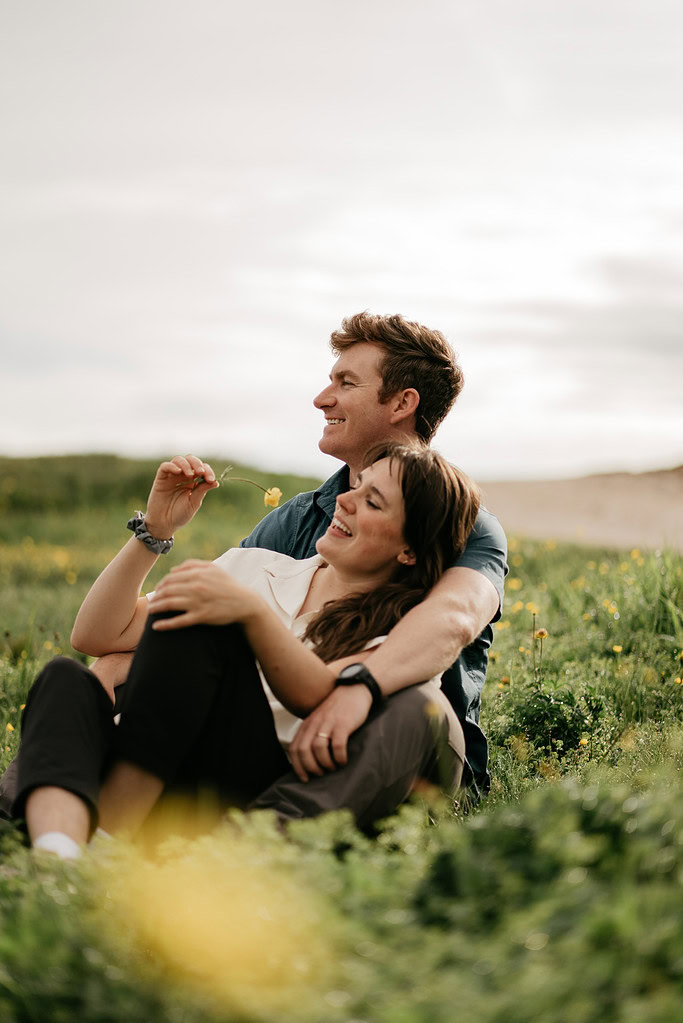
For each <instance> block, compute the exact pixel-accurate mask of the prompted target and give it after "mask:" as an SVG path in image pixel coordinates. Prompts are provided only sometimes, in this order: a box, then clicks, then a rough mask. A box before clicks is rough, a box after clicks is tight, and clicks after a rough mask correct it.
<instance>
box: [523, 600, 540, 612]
mask: <svg viewBox="0 0 683 1023" xmlns="http://www.w3.org/2000/svg"><path fill="white" fill-rule="evenodd" d="M524 606H525V608H526V609H527V611H531V613H532V615H537V614H538V612H539V611H540V610H541V609H540V607H539V606H538V604H534V602H533V600H530V601H529V603H528V604H525V605H524Z"/></svg>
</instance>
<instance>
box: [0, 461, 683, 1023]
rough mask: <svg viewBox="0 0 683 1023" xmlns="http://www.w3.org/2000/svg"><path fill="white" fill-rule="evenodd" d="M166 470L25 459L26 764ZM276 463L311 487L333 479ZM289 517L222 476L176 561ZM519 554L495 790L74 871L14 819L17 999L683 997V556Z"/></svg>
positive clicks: (411, 1003)
mask: <svg viewBox="0 0 683 1023" xmlns="http://www.w3.org/2000/svg"><path fill="white" fill-rule="evenodd" d="M216 464H217V466H219V467H220V466H221V462H220V460H218V461H217V463H216ZM150 470H151V466H150V464H149V463H146V464H138V463H135V462H129V461H126V460H116V459H114V460H111V459H110V460H107V461H104V462H102V463H100V462H98V460H97V459H93V458H84V459H76V458H69V459H64V460H59V459H46V460H35V461H34V462H32V463H31V464H27V463H26V462H25V461H24V460H22V461H21V463H19V462H18V461H16V462H15V461H14V460H0V494H1V495H2V501H4V506H3V515H2V520H1V525H0V582H1V584H2V585H1V588H0V615H1V617H0V621H1V622H2V630H3V631H2V633H1V634H0V735H1V736H2V740H4V741H3V742H2V748H1V749H0V765H4V764H5V763H6V762H7V761H8V760H9V759H10V758H11V756H12V755H13V754H14V752H15V750H16V747H17V744H18V736H19V726H20V715H21V706H22V704H23V702H24V700H25V696H26V692H27V689H28V687H29V685H30V683H31V680H32V679H33V677H34V676H35V674H36V673H37V671H38V670H39V668H40V667H41V666H42V664H44V663H45V662H46V661H47V660H48V659H49V658H50V657H51V656H53V655H54V654H55V653H57V652H64V653H70V652H71V650H70V647H69V644H68V635H69V632H70V626H71V622H72V621H73V617H74V615H75V612H76V609H77V607H78V605H79V603H80V601H81V599H82V597H83V595H84V593H85V592H86V591H87V588H88V586H89V585H90V583H91V581H92V579H93V578H94V577H95V575H96V574H97V572H98V571H99V570H100V569H101V567H103V565H104V564H105V563H106V561H107V559H108V558H109V557H110V556H111V555H112V554H113V553H114V552H115V550H116V549H117V547H118V545H119V544H120V543H123V542H125V539H126V537H127V535H128V534H127V533H126V531H125V528H124V527H125V521H126V519H127V518H128V516H129V515H130V513H131V512H132V510H133V508H134V507H138V506H143V505H144V487H145V485H146V484H145V481H146V480H149V478H150ZM252 473H253V470H249V469H244V470H241V471H240V475H252ZM252 478H254V479H257V480H259V482H263V484H264V485H265V486H269V485H272V484H274V483H276V484H277V485H279V486H280V487H281V489H282V490H283V491H284V492H285V497H287V496H289V495H290V494H293V493H295V492H298V491H299V490H300V489H303V488H304V487H306V486H308V487H310V485H311V483H310V481H308V483H304V482H300V481H298V480H296V479H295V478H289V479H287V480H283V478H282V477H281V476H280V477H275V476H273V475H271V476H267V475H265V474H262V473H261V474H259V473H254V475H253V476H252ZM8 481H10V482H8ZM264 512H265V509H264V507H263V504H262V500H261V496H260V495H259V493H258V492H257V491H255V490H254V488H251V487H241V488H238V486H237V485H235V488H234V489H228V488H222V489H221V490H219V491H218V492H216V493H214V494H211V495H210V496H209V498H208V499H207V502H206V506H205V508H203V509H202V513H201V515H200V516H198V517H197V519H196V520H195V522H194V523H192V525H191V526H190V527H189V528H188V529H186V530H184V531H183V534H181V542H179V543H178V544H177V546H176V549H174V551H173V552H172V554H171V555H170V556H169V558H168V559H167V560H166V561H165V562H164V564H163V565H162V566H160V570H167V569H168V567H169V562H171V563H173V562H177V561H180V560H182V559H183V558H184V557H186V556H197V555H199V556H202V557H207V558H213V557H215V556H217V555H218V554H220V553H222V551H223V550H224V549H226V548H227V547H228V546H229V545H230V544H232V543H234V542H236V541H237V540H238V539H239V538H240V537H241V536H243V535H245V534H246V533H247V532H248V531H249V529H250V528H251V525H252V524H253V523H254V522H255V521H257V519H258V518H259V517H260V516H261V515H262V514H264ZM510 564H511V572H510V576H509V577H508V581H507V595H506V605H505V613H504V616H503V618H502V620H501V621H500V622H499V623H498V626H497V629H496V640H495V644H494V653H493V658H492V662H491V665H490V670H489V680H488V682H487V686H486V691H485V700H484V708H483V715H482V718H483V722H482V723H483V726H484V728H485V731H486V732H487V734H488V736H489V739H490V742H491V773H492V791H491V794H490V796H489V798H488V799H487V800H486V801H485V803H484V804H482V805H481V806H480V807H477V808H475V809H474V810H471V811H470V812H469V813H468V814H464V812H463V810H462V808H459V807H458V806H454V805H452V804H449V803H446V802H444V801H443V800H441V799H440V798H439V797H438V796H437V795H436V794H433V796H432V797H430V798H422V799H421V800H420V801H418V802H415V803H414V804H411V805H410V806H407V807H405V808H403V809H402V810H401V812H400V813H399V814H398V815H397V816H396V817H394V818H392V819H391V820H390V821H388V822H387V824H386V826H385V827H384V828H383V829H382V831H381V832H380V834H379V836H378V837H377V838H376V839H374V840H370V839H368V838H365V837H363V836H362V835H360V834H358V832H356V831H355V829H354V828H353V827H352V826H351V824H350V822H349V820H348V818H347V817H346V815H345V814H335V815H330V816H329V817H327V818H325V819H323V820H319V821H310V822H301V823H300V824H299V825H298V826H297V827H296V828H293V829H292V833H291V837H290V839H289V840H285V839H284V838H283V837H282V835H280V833H279V832H278V831H277V829H276V828H275V826H274V824H273V822H272V820H271V819H270V818H269V817H268V815H257V816H252V817H250V818H249V817H244V816H242V815H239V814H235V815H233V817H232V818H231V820H230V821H229V822H228V823H226V825H225V827H224V828H223V829H222V831H221V832H220V833H217V834H215V835H212V836H209V837H206V838H203V839H201V840H196V841H195V842H189V843H188V842H186V841H180V840H169V841H168V842H167V843H166V845H165V846H164V847H163V848H162V850H160V852H159V853H158V854H157V857H156V859H155V860H154V862H152V863H151V862H150V861H149V860H146V859H144V858H143V857H142V855H141V854H140V853H139V852H137V851H136V850H134V849H129V848H127V847H122V848H115V849H111V848H110V847H109V848H104V849H102V848H100V849H99V850H93V853H92V855H91V856H90V857H89V858H88V860H87V862H85V863H82V864H80V865H78V866H68V865H62V864H59V863H55V862H53V861H52V860H50V859H42V860H40V859H38V858H36V857H34V856H32V855H31V854H29V853H27V851H26V850H24V849H22V848H18V847H17V844H16V841H15V839H14V838H13V837H12V836H10V837H8V838H6V839H5V840H4V853H0V857H1V858H0V1019H2V1020H3V1021H4V1020H8V1021H15V1020H16V1021H17V1023H18V1021H22V1023H24V1021H33V1020H35V1021H41V1023H51V1021H55V1023H57V1021H61V1020H65V1019H76V1018H77V1019H81V1020H93V1021H105V1020H106V1021H114V1020H116V1021H118V1020H126V1021H131V1020H138V1019H139V1020H141V1021H142V1020H143V1019H144V1020H146V1021H147V1020H162V1021H183V1023H195V1021H197V1023H199V1021H200V1020H202V1021H209V1023H221V1021H228V1020H230V1021H233V1020H275V1019H277V1020H284V1021H287V1020H292V1021H298V1020H303V1021H306V1020H320V1021H326V1023H327V1021H331V1023H336V1021H339V1023H342V1021H346V1023H350V1021H361V1020H365V1021H368V1023H375V1021H377V1023H422V1021H424V1023H440V1021H443V1023H451V1021H452V1020H453V1019H454V1018H456V1017H457V1018H458V1019H460V1020H464V1021H469V1020H473V1021H474V1020H477V1023H498V1021H500V1023H502V1021H505V1023H516V1021H519V1023H528V1021H529V1020H532V1019H541V1020H543V1021H544V1023H554V1021H557V1023H560V1021H562V1023H564V1021H566V1020H568V1019H571V1020H572V1021H576V1023H584V1021H585V1023H598V1021H599V1023H605V1021H607V1023H611V1021H614V1023H617V1021H621V1020H625V1019H628V1020H629V1021H643V1023H645V1021H647V1023H673V1021H674V1020H676V1019H678V1018H679V1010H680V1000H681V995H682V994H683V991H682V988H683V959H682V958H681V951H680V949H681V947H683V946H682V944H681V937H682V936H683V935H682V933H681V919H683V914H682V913H681V910H683V905H682V901H683V900H682V899H681V880H683V801H682V800H681V796H680V773H681V768H682V766H683V723H682V715H681V705H682V703H683V683H682V682H681V677H682V675H683V663H682V661H681V657H682V653H683V619H682V615H681V608H682V607H683V599H682V598H683V578H682V576H683V559H682V558H681V557H680V556H679V555H677V554H674V553H671V552H649V553H648V552H641V551H623V552H620V551H606V550H592V549H587V548H581V547H577V546H571V545H556V544H553V543H535V542H532V541H529V540H524V539H513V540H512V541H511V545H510ZM153 585H154V579H153V578H151V579H150V581H149V586H150V588H151V587H152V586H153ZM542 629H543V630H546V631H547V636H543V638H540V637H537V634H538V632H539V630H542Z"/></svg>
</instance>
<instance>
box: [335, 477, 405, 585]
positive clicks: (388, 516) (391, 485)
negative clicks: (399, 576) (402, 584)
mask: <svg viewBox="0 0 683 1023" xmlns="http://www.w3.org/2000/svg"><path fill="white" fill-rule="evenodd" d="M398 473H399V470H398V466H397V465H396V464H394V466H393V469H392V464H391V462H390V460H389V459H388V458H382V459H380V461H378V462H375V463H374V465H370V466H368V467H367V468H366V469H363V471H362V472H361V473H359V474H358V478H357V482H356V486H355V487H354V488H353V489H352V490H349V491H348V492H347V493H346V494H340V495H339V497H338V498H337V506H336V509H335V515H334V518H333V519H332V522H331V524H330V525H329V526H328V528H327V531H326V532H325V533H324V534H323V535H322V536H321V537H320V539H319V540H318V542H317V544H316V550H317V551H318V553H319V554H321V555H322V557H324V558H325V560H326V561H327V562H329V564H330V565H332V566H333V567H334V568H335V569H336V570H337V571H339V572H341V573H343V574H345V575H346V574H348V575H352V576H354V578H355V580H356V581H357V582H358V583H360V584H361V585H363V584H367V588H368V589H370V588H372V587H374V586H378V585H380V584H381V583H383V582H386V581H387V580H388V579H389V578H391V576H392V575H393V573H394V571H395V569H396V567H397V565H398V564H403V565H412V564H414V563H415V556H414V555H413V553H412V551H410V549H409V548H408V546H407V544H406V542H405V539H404V538H403V526H404V522H405V511H404V506H403V494H402V492H401V484H400V480H399V475H398Z"/></svg>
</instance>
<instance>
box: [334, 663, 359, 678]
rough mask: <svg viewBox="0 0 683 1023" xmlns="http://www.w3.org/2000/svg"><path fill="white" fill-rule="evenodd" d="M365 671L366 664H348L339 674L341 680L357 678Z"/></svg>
mask: <svg viewBox="0 0 683 1023" xmlns="http://www.w3.org/2000/svg"><path fill="white" fill-rule="evenodd" d="M364 670H365V665H364V664H347V665H346V667H345V668H342V670H341V671H340V672H339V676H338V677H339V678H355V677H356V675H360V674H361V673H362V672H363V671H364Z"/></svg>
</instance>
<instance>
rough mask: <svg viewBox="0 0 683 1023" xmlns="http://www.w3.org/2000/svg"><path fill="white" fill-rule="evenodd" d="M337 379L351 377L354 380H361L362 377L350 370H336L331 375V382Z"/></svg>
mask: <svg viewBox="0 0 683 1023" xmlns="http://www.w3.org/2000/svg"><path fill="white" fill-rule="evenodd" d="M335 377H336V378H337V380H339V379H340V377H349V378H350V379H352V380H360V377H359V376H358V374H357V373H354V372H353V370H350V369H335V370H333V371H332V372H331V373H330V380H334V378H335Z"/></svg>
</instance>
